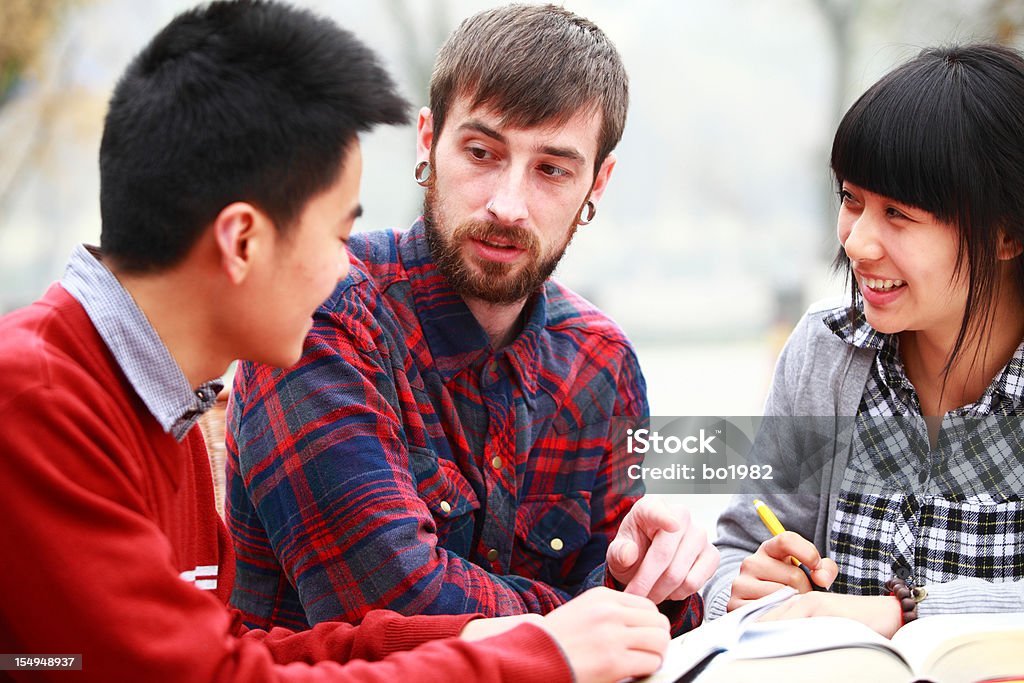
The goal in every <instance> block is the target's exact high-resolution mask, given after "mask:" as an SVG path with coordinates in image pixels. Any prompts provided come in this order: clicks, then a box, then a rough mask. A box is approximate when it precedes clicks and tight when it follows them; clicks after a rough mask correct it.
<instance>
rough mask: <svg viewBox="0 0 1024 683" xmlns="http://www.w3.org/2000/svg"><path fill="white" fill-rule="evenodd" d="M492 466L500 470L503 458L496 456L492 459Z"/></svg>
mask: <svg viewBox="0 0 1024 683" xmlns="http://www.w3.org/2000/svg"><path fill="white" fill-rule="evenodd" d="M491 467H493V468H494V469H496V470H500V469H501V458H499V457H498V456H494V459H493V460H491Z"/></svg>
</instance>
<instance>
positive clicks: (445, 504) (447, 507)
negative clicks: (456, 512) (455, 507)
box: [441, 500, 452, 515]
mask: <svg viewBox="0 0 1024 683" xmlns="http://www.w3.org/2000/svg"><path fill="white" fill-rule="evenodd" d="M451 511H452V506H451V503H449V502H448V501H447V500H442V501H441V512H443V513H445V514H446V515H447V514H448V513H449V512H451Z"/></svg>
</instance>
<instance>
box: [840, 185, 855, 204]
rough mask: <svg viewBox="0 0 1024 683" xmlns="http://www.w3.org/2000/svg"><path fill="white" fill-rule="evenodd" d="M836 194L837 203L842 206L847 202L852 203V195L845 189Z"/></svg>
mask: <svg viewBox="0 0 1024 683" xmlns="http://www.w3.org/2000/svg"><path fill="white" fill-rule="evenodd" d="M836 194H838V195H839V201H840V202H842V203H843V204H846V203H847V202H849V201H853V195H852V194H850V191H849V190H847V189H845V188H844V189H842V190H839V192H837V193H836Z"/></svg>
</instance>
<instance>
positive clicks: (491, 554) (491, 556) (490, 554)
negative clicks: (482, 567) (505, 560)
mask: <svg viewBox="0 0 1024 683" xmlns="http://www.w3.org/2000/svg"><path fill="white" fill-rule="evenodd" d="M487 559H488V560H490V561H491V562H494V561H495V560H496V559H498V551H497V550H495V549H494V548H491V549H490V550H488V551H487Z"/></svg>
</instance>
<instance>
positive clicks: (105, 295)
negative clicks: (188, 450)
mask: <svg viewBox="0 0 1024 683" xmlns="http://www.w3.org/2000/svg"><path fill="white" fill-rule="evenodd" d="M61 286H63V287H64V289H65V290H67V291H68V293H69V294H71V296H73V297H74V298H75V299H76V300H77V301H78V303H80V304H81V305H82V308H84V309H85V312H86V315H88V316H89V320H91V321H92V324H93V326H94V327H95V328H96V331H97V332H98V333H99V335H100V337H101V338H102V339H103V341H104V343H105V344H106V345H107V347H108V348H109V349H110V352H111V354H113V356H114V360H116V361H117V364H118V365H119V366H120V367H121V371H122V372H124V374H125V376H126V377H127V378H128V382H129V383H130V384H131V385H132V388H133V389H134V390H135V392H136V393H137V394H138V395H139V398H141V399H142V402H143V403H144V404H145V405H146V408H148V409H149V412H150V413H152V415H153V417H154V418H156V421H157V422H158V423H159V424H160V426H161V427H163V429H164V431H165V432H168V433H170V434H171V435H173V436H174V438H175V439H177V440H178V441H181V440H182V439H184V438H185V434H186V433H188V430H189V429H191V428H192V426H193V425H194V424H195V423H196V421H197V420H198V419H199V416H200V415H202V414H203V413H204V412H206V411H207V410H209V409H210V408H212V407H213V405H214V404H215V403H216V402H217V394H218V393H219V392H220V390H221V389H222V388H223V386H224V385H223V382H221V381H220V380H219V379H214V380H211V381H209V382H207V383H205V384H203V385H202V386H200V387H199V388H198V389H197V390H195V391H193V390H192V387H191V386H189V383H188V380H187V379H186V378H185V373H184V372H182V370H181V368H180V367H179V366H178V364H177V362H175V360H174V358H173V356H171V353H170V351H168V350H167V347H166V346H165V345H164V343H163V341H162V340H161V339H160V335H158V334H157V332H156V330H154V329H153V326H152V325H151V324H150V322H149V320H148V319H147V318H146V315H145V313H143V312H142V309H140V308H139V306H138V304H136V303H135V300H134V299H132V296H131V294H129V293H128V291H127V290H126V289H125V288H124V287H123V286H122V285H121V283H120V282H119V281H118V280H117V278H116V277H114V274H113V273H111V272H110V270H109V269H108V268H107V267H106V266H105V265H104V264H103V262H102V256H101V254H100V252H99V250H98V249H96V248H95V247H90V246H86V245H79V246H77V247H76V248H75V250H74V251H73V252H72V254H71V258H70V259H68V264H67V267H66V268H65V271H64V277H63V278H62V279H61Z"/></svg>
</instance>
